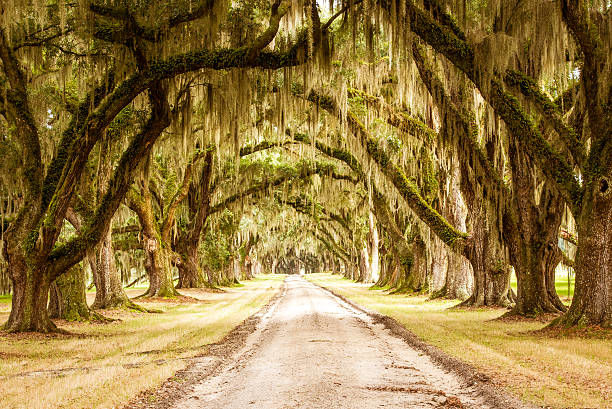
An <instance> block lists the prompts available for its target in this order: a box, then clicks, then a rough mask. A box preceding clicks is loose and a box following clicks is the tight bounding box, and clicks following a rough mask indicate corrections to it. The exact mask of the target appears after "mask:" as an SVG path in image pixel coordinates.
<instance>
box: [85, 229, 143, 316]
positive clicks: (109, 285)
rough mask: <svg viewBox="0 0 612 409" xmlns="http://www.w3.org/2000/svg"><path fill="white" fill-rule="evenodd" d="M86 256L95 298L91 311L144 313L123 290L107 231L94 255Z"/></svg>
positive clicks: (110, 238)
mask: <svg viewBox="0 0 612 409" xmlns="http://www.w3.org/2000/svg"><path fill="white" fill-rule="evenodd" d="M89 253H90V254H88V255H87V258H88V260H89V265H90V266H91V270H92V274H93V279H94V284H95V286H96V298H95V300H94V302H93V304H92V306H91V308H92V309H110V308H128V309H132V310H136V311H142V312H146V311H147V309H146V308H144V307H141V306H140V305H137V304H135V303H134V302H133V301H131V300H130V299H129V297H128V296H127V294H126V293H125V291H124V290H123V283H122V282H121V273H120V271H119V270H118V269H117V266H116V264H115V251H114V249H113V242H112V233H111V231H110V229H109V231H108V233H107V234H106V236H105V237H104V240H103V241H102V242H101V243H100V244H99V245H98V248H97V250H96V253H95V254H91V252H89Z"/></svg>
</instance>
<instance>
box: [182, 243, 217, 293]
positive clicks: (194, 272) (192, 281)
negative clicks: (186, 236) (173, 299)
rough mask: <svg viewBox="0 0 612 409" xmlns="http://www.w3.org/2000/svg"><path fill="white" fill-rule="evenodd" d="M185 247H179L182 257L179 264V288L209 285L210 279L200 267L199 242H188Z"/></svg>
mask: <svg viewBox="0 0 612 409" xmlns="http://www.w3.org/2000/svg"><path fill="white" fill-rule="evenodd" d="M186 244H187V245H186V246H185V247H178V248H177V252H178V254H179V256H180V258H181V261H180V263H179V264H178V270H179V281H178V285H177V288H203V287H209V286H210V284H209V282H208V279H207V278H206V277H205V276H204V272H203V271H202V269H201V268H200V263H199V260H198V243H186Z"/></svg>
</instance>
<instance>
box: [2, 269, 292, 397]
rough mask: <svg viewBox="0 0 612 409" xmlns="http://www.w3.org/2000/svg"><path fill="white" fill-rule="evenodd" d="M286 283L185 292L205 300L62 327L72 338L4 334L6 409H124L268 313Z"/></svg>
mask: <svg viewBox="0 0 612 409" xmlns="http://www.w3.org/2000/svg"><path fill="white" fill-rule="evenodd" d="M283 278H284V276H282V275H265V276H260V277H258V278H256V279H254V280H251V281H245V282H244V286H241V287H233V288H226V289H225V291H224V292H210V291H207V290H180V291H181V293H183V294H185V295H189V296H191V297H194V298H197V299H198V300H199V302H192V303H189V304H179V303H176V302H172V301H164V302H156V303H145V302H143V300H137V302H139V303H142V304H143V305H145V306H147V307H150V308H155V309H160V310H163V311H164V312H163V313H162V314H142V313H136V312H129V311H123V310H115V311H110V312H108V313H106V312H105V315H107V316H110V317H113V318H120V319H121V321H116V322H112V323H110V324H86V323H68V322H59V323H58V324H59V326H60V327H61V328H64V329H67V330H68V331H70V332H72V333H73V335H68V336H66V335H49V336H45V335H39V334H6V333H2V332H0V397H1V399H0V401H1V403H0V407H2V408H28V409H35V408H93V407H104V408H111V407H120V406H121V405H123V404H124V403H126V402H127V401H128V400H129V399H130V398H132V397H133V396H135V395H136V394H137V393H138V392H140V391H143V390H146V389H149V388H152V387H156V386H158V385H160V384H161V383H162V382H163V381H164V380H165V379H167V378H169V377H171V376H173V374H174V373H175V372H176V371H177V370H180V369H183V368H184V367H185V366H186V365H187V363H188V359H189V358H190V357H193V356H196V355H201V354H203V353H205V352H206V350H207V347H206V345H208V344H211V343H214V342H217V341H219V340H220V339H221V338H223V336H224V335H225V334H227V333H228V332H229V331H231V330H232V329H233V328H234V327H235V326H237V325H238V324H239V323H240V322H242V321H243V320H244V319H246V318H247V317H248V316H250V315H252V314H253V313H255V312H256V311H257V310H259V309H260V308H261V307H263V306H264V305H265V304H266V303H267V302H268V301H269V300H270V299H271V298H272V296H273V295H274V294H275V293H276V292H277V291H278V289H279V287H280V286H281V284H282V281H283ZM142 292H143V290H141V289H136V290H129V292H128V294H129V295H130V296H133V295H137V294H141V293H142ZM88 298H90V297H88ZM0 305H1V304H0ZM4 305H5V306H6V304H4ZM7 318H8V309H7V308H3V309H0V321H2V322H4V321H6V319H7Z"/></svg>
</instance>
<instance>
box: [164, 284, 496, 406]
mask: <svg viewBox="0 0 612 409" xmlns="http://www.w3.org/2000/svg"><path fill="white" fill-rule="evenodd" d="M188 389H189V390H188V391H185V394H184V395H183V396H182V397H181V398H180V399H178V400H177V401H175V402H173V403H172V405H171V407H173V408H181V409H195V408H219V409H221V408H223V409H230V408H236V409H249V408H266V409H277V408H334V409H336V408H347V409H348V408H350V409H358V408H359V409H361V408H491V407H492V406H490V405H489V404H487V402H485V398H484V397H483V395H482V394H480V393H479V391H478V390H477V387H474V386H466V382H465V381H462V380H461V379H460V378H459V377H458V376H456V375H453V374H451V373H448V372H446V371H444V370H443V369H441V368H440V367H438V366H436V365H435V364H434V363H433V362H432V361H431V359H430V358H429V357H428V356H427V355H425V354H423V353H421V352H419V351H417V350H415V349H412V348H411V347H410V346H409V345H408V344H406V342H404V341H403V340H402V339H400V338H398V337H396V336H394V335H392V334H391V333H390V331H389V330H387V329H386V328H385V327H384V326H383V325H382V324H377V323H375V322H374V320H373V319H372V318H371V317H370V316H369V315H368V314H366V313H364V312H362V311H360V310H358V309H356V308H354V307H352V306H350V305H349V304H348V303H346V302H344V301H342V300H341V299H339V298H338V297H336V296H334V295H332V294H331V293H329V292H328V291H326V290H324V289H322V288H320V287H317V286H316V285H314V284H311V283H309V282H307V281H306V280H304V279H303V278H301V277H297V276H294V277H289V278H288V279H287V281H286V283H285V286H284V289H283V293H282V295H281V296H280V297H278V298H277V301H276V302H275V303H274V304H273V305H272V307H271V308H270V309H268V311H267V312H266V313H265V315H264V316H263V317H262V319H261V321H260V322H259V325H258V326H257V328H256V330H255V331H254V332H253V333H251V334H250V335H249V336H248V338H247V339H246V342H245V343H244V345H243V346H242V347H241V348H239V350H237V351H236V352H235V354H233V356H232V357H231V359H229V363H228V364H225V365H222V366H221V367H220V368H218V370H216V371H215V372H214V373H212V374H211V375H210V376H208V377H206V378H205V379H204V380H202V381H201V382H199V383H196V384H195V385H193V386H192V387H191V388H188Z"/></svg>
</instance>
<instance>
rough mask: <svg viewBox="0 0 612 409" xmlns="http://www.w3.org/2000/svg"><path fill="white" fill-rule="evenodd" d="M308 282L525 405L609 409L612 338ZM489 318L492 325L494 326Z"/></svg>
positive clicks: (335, 283)
mask: <svg viewBox="0 0 612 409" xmlns="http://www.w3.org/2000/svg"><path fill="white" fill-rule="evenodd" d="M306 278H307V279H308V280H310V281H312V282H314V283H317V284H319V285H322V286H324V287H327V288H329V289H331V290H333V291H334V292H336V293H337V294H340V295H343V296H345V297H347V298H349V299H350V300H352V301H354V302H355V303H357V304H359V305H362V306H364V307H365V308H368V309H370V310H374V311H377V312H379V313H381V314H385V315H388V316H390V317H393V318H394V319H396V320H397V321H398V322H400V323H401V324H402V325H404V326H405V327H406V328H407V329H409V330H410V331H412V332H413V333H415V334H416V335H418V336H419V337H420V338H421V339H423V340H424V341H426V342H427V343H429V344H431V345H435V346H437V347H439V348H440V349H442V350H443V351H445V352H446V353H448V354H449V355H452V356H455V357H457V358H459V359H462V360H463V361H465V362H469V363H471V364H472V365H474V366H475V367H477V368H478V369H479V370H480V371H481V372H483V373H485V374H487V375H489V376H490V377H491V379H492V381H493V382H494V383H495V384H496V385H498V386H500V387H502V388H504V389H506V390H507V391H509V392H510V393H512V394H514V395H515V396H519V397H520V398H522V399H523V400H525V401H528V402H532V403H535V404H537V405H542V406H547V407H552V408H599V409H604V408H607V409H610V408H612V336H611V335H610V333H595V334H590V335H588V336H586V337H583V338H579V337H576V336H575V335H573V336H561V335H559V334H557V335H556V336H552V335H549V336H544V335H540V334H538V335H534V334H533V333H532V331H535V330H539V329H541V328H543V327H544V326H545V325H546V324H545V323H542V322H534V321H494V319H495V318H497V317H499V316H501V315H502V314H503V313H504V312H506V310H504V309H490V308H482V309H471V310H449V309H448V308H449V307H452V306H454V305H455V304H457V301H451V300H435V301H428V300H427V298H426V297H424V296H407V295H388V294H386V293H385V292H384V291H381V290H370V289H369V288H368V285H364V284H357V283H354V282H352V281H350V280H346V279H344V278H342V277H340V276H337V275H336V276H332V275H331V274H311V275H307V276H306ZM492 320H493V321H492Z"/></svg>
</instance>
